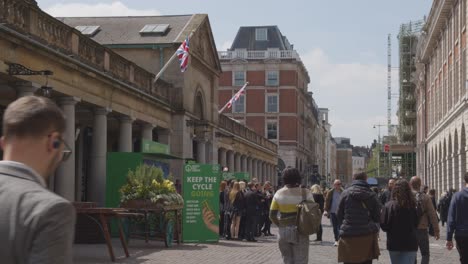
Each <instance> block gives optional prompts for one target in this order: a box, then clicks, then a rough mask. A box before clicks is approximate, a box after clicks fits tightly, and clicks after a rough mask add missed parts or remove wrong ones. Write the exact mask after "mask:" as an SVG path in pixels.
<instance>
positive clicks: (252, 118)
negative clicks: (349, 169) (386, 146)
mask: <svg viewBox="0 0 468 264" xmlns="http://www.w3.org/2000/svg"><path fill="white" fill-rule="evenodd" d="M218 54H219V58H220V61H221V65H222V69H223V73H222V74H221V77H220V88H219V94H218V95H219V102H220V105H219V107H220V108H221V107H223V105H224V103H227V102H228V100H229V99H230V98H231V97H232V96H233V95H234V94H235V93H236V92H237V91H238V90H239V89H240V88H241V86H243V85H244V84H245V83H246V82H248V86H247V88H246V92H245V94H243V95H241V97H240V98H239V100H238V101H237V102H236V103H235V104H234V105H233V106H232V108H231V109H226V110H225V111H224V113H225V114H226V115H228V116H230V117H232V118H234V119H235V120H237V121H238V122H239V123H241V124H245V125H246V126H247V127H249V128H251V129H253V130H255V131H256V132H257V133H259V134H260V135H264V136H265V137H266V138H268V139H269V140H272V141H273V142H276V143H277V144H278V154H279V158H280V159H281V160H282V162H283V163H284V164H285V166H292V167H296V168H298V169H299V170H300V171H302V172H304V173H306V174H307V172H308V171H312V169H311V168H312V167H313V166H319V168H318V173H319V174H322V175H323V174H325V163H324V162H323V160H321V158H322V157H323V156H322V154H323V153H322V152H323V149H324V148H323V147H322V146H321V145H320V144H319V142H321V141H323V135H324V132H323V128H322V122H321V121H320V118H319V113H318V107H317V105H316V103H315V101H314V100H313V98H312V93H310V92H308V91H307V86H308V84H309V82H310V78H309V74H308V72H307V70H306V68H305V66H304V64H303V63H302V61H301V59H300V57H299V55H298V53H297V52H296V51H295V50H294V49H293V46H292V45H291V44H290V43H289V41H288V39H287V38H286V37H285V36H283V35H282V34H281V32H280V30H279V29H278V27H276V26H265V27H241V28H240V29H239V31H238V33H237V35H236V37H235V39H234V42H233V44H232V46H231V48H230V49H229V50H227V51H221V52H219V53H218ZM306 176H307V175H306Z"/></svg>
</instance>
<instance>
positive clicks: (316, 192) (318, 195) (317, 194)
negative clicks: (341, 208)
mask: <svg viewBox="0 0 468 264" xmlns="http://www.w3.org/2000/svg"><path fill="white" fill-rule="evenodd" d="M310 190H311V191H312V195H313V197H314V201H315V202H316V203H318V204H319V207H320V212H323V207H324V203H325V198H324V197H323V193H322V189H321V188H320V186H319V185H317V184H314V185H313V186H312V187H311V188H310ZM322 233H323V228H322V223H321V222H320V227H319V231H318V232H317V238H316V239H315V240H314V241H316V242H322Z"/></svg>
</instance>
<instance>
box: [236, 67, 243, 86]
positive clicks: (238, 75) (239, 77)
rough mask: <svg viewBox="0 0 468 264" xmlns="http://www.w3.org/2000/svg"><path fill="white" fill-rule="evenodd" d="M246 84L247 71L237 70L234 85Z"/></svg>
mask: <svg viewBox="0 0 468 264" xmlns="http://www.w3.org/2000/svg"><path fill="white" fill-rule="evenodd" d="M244 84H245V72H244V71H235V72H234V86H243V85H244Z"/></svg>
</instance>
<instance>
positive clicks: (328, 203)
mask: <svg viewBox="0 0 468 264" xmlns="http://www.w3.org/2000/svg"><path fill="white" fill-rule="evenodd" d="M342 193H343V188H342V187H341V181H340V180H338V179H336V180H335V182H333V189H332V190H330V191H329V192H328V193H327V196H326V199H325V207H324V210H325V212H324V214H323V215H324V216H326V217H328V218H330V222H331V224H332V227H333V235H334V236H335V244H334V246H335V247H336V246H338V239H339V236H340V234H339V233H340V226H341V222H340V221H338V218H337V217H336V211H337V210H338V204H339V202H340V198H341V194H342Z"/></svg>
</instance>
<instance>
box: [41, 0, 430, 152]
mask: <svg viewBox="0 0 468 264" xmlns="http://www.w3.org/2000/svg"><path fill="white" fill-rule="evenodd" d="M37 2H38V3H39V6H40V7H41V8H42V9H44V10H46V11H48V12H50V13H51V14H52V15H55V16H105V15H112V14H113V15H151V14H155V15H158V14H160V15H174V14H192V13H207V14H208V15H209V18H210V22H211V26H212V29H213V34H214V37H215V41H216V46H217V48H218V50H224V49H226V48H227V47H229V44H230V43H231V42H232V40H233V39H234V37H235V35H236V32H237V29H238V28H239V27H240V26H255V25H278V27H279V28H280V30H281V32H282V33H283V35H285V36H286V37H287V38H288V39H289V41H290V42H291V43H292V44H294V46H295V49H296V50H297V51H298V52H299V53H300V55H301V58H302V60H303V61H304V64H305V65H306V67H307V69H308V71H309V75H310V77H311V83H310V85H309V90H311V91H313V92H314V95H315V100H316V102H317V104H318V105H319V107H327V108H329V109H330V122H331V124H332V134H333V136H336V137H350V138H351V143H352V144H354V145H370V143H371V142H372V140H373V139H376V138H377V134H378V132H377V130H376V129H373V125H374V124H376V123H382V124H383V123H386V109H387V107H386V105H387V100H386V94H387V92H386V87H387V82H386V79H387V76H386V69H387V66H386V65H387V35H388V34H389V33H391V34H392V46H393V52H392V57H393V58H392V64H393V65H392V66H393V67H396V66H397V63H398V53H397V52H398V49H397V48H398V45H397V44H398V43H397V38H396V36H397V34H398V29H399V25H400V24H401V23H406V22H408V21H410V20H417V19H422V18H423V17H424V15H427V14H428V13H429V10H430V7H431V5H432V1H429V0H353V1H351V0H341V1H325V0H293V1H288V2H286V3H285V2H284V1H264V0H256V1H252V0H251V1H246V0H238V1H235V2H232V1H220V0H179V1H149V0H120V1H113V0H110V1H108V0H92V1H91V0H72V1H64V0H62V1H57V0H54V1H52V0H37ZM397 73H398V71H397V69H394V70H393V71H392V74H393V78H392V80H393V85H392V89H393V93H397V92H398V91H397V90H398V85H397V81H398V78H397ZM396 104H397V98H394V99H393V107H392V108H393V113H395V112H396ZM393 115H394V114H393ZM393 122H397V119H396V117H393ZM385 130H386V129H385V128H382V130H381V134H382V135H384V134H385Z"/></svg>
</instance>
